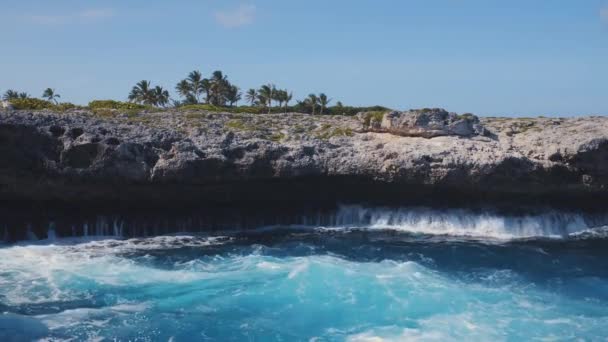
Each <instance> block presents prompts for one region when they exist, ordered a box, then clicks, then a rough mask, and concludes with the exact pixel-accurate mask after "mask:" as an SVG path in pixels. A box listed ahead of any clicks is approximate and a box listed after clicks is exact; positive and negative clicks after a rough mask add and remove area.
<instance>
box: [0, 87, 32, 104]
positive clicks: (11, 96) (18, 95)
mask: <svg viewBox="0 0 608 342" xmlns="http://www.w3.org/2000/svg"><path fill="white" fill-rule="evenodd" d="M29 97H30V95H29V94H28V93H26V92H18V91H16V90H13V89H9V90H7V91H6V92H5V93H4V95H2V99H3V100H5V101H11V102H12V101H13V100H16V99H27V98H29Z"/></svg>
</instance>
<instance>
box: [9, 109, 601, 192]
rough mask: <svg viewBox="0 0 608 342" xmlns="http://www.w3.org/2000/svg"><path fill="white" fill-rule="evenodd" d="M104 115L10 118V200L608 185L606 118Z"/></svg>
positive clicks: (597, 188)
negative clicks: (339, 186)
mask: <svg viewBox="0 0 608 342" xmlns="http://www.w3.org/2000/svg"><path fill="white" fill-rule="evenodd" d="M103 114H104V115H103V116H100V115H98V114H93V113H90V112H86V111H73V112H70V113H64V114H59V113H52V112H45V111H40V112H28V111H5V112H0V199H3V200H15V199H22V200H64V201H68V202H69V201H83V200H124V201H128V200H137V201H145V200H147V199H156V200H159V201H163V200H164V201H171V200H174V199H175V200H178V199H179V200H188V199H191V200H211V199H221V200H223V201H231V200H236V199H242V198H249V199H258V200H264V199H277V200H281V199H283V198H292V197H297V196H299V195H300V193H301V194H304V193H308V195H310V196H313V195H311V194H313V193H316V194H317V196H319V198H324V197H327V196H330V197H331V196H334V195H336V194H335V192H336V191H345V194H344V196H348V192H349V191H355V190H356V189H357V188H359V187H360V188H361V189H363V188H365V189H368V190H369V189H372V190H373V189H380V188H383V189H388V190H389V191H392V195H393V196H396V197H400V196H402V197H407V196H408V194H409V191H410V190H411V191H413V189H423V188H424V189H433V190H432V191H434V192H435V193H436V192H437V191H441V190H442V189H446V190H447V189H449V190H450V191H451V192H454V193H459V192H461V193H482V192H483V193H490V194H521V195H530V196H534V195H536V194H546V193H553V194H562V195H567V196H569V195H577V196H578V195H583V196H595V195H598V194H600V195H602V196H604V195H606V193H607V192H608V118H605V117H580V118H568V119H558V118H534V119H514V118H477V117H474V116H469V115H465V116H458V115H455V114H450V113H447V112H445V111H443V110H430V111H428V110H427V111H424V112H423V111H410V112H393V113H386V114H382V113H380V114H377V113H375V114H374V116H373V117H370V115H368V114H361V115H358V116H356V117H332V116H311V115H304V114H294V113H292V114H277V115H248V114H218V113H206V112H174V111H167V112H162V113H139V114H136V115H128V114H121V113H103ZM338 183H340V184H342V185H343V186H342V187H341V188H340V190H338V188H337V187H334V186H335V185H336V184H338ZM294 184H300V185H299V187H297V186H294V187H291V186H292V185H294ZM362 184H365V186H363V185H362ZM373 195H374V196H382V195H383V194H382V191H379V192H377V193H373ZM336 197H339V196H336Z"/></svg>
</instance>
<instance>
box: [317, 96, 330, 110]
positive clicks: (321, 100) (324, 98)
mask: <svg viewBox="0 0 608 342" xmlns="http://www.w3.org/2000/svg"><path fill="white" fill-rule="evenodd" d="M330 102H331V99H328V98H327V95H325V94H324V93H321V94H319V104H320V105H321V115H323V114H324V112H325V108H326V107H327V105H328V104H329V103H330Z"/></svg>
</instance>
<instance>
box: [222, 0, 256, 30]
mask: <svg viewBox="0 0 608 342" xmlns="http://www.w3.org/2000/svg"><path fill="white" fill-rule="evenodd" d="M254 19H255V6H254V5H245V4H242V5H240V6H239V7H237V8H235V9H232V10H225V11H217V12H215V21H217V23H218V24H220V25H222V26H223V27H226V28H236V27H241V26H246V25H249V24H251V23H253V21H254Z"/></svg>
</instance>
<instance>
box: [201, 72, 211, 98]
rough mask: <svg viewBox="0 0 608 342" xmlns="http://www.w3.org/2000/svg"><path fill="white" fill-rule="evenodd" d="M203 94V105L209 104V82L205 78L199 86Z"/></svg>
mask: <svg viewBox="0 0 608 342" xmlns="http://www.w3.org/2000/svg"><path fill="white" fill-rule="evenodd" d="M201 86H202V89H203V92H205V103H206V104H209V101H211V81H210V80H209V79H208V78H205V79H204V80H203V82H202V84H201Z"/></svg>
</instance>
